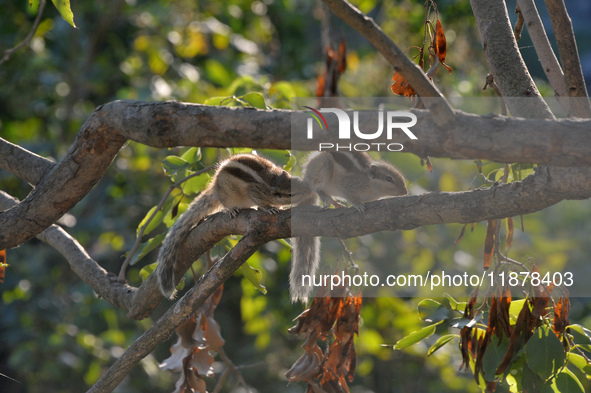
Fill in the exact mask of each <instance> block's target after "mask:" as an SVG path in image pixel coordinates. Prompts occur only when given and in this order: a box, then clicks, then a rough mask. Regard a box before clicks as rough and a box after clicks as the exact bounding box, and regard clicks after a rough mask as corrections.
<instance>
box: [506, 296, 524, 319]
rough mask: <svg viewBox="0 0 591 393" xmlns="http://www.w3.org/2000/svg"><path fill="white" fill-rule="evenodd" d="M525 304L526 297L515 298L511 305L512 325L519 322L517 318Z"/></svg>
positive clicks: (510, 317)
mask: <svg viewBox="0 0 591 393" xmlns="http://www.w3.org/2000/svg"><path fill="white" fill-rule="evenodd" d="M524 304H525V299H521V300H514V301H512V302H511V304H510V305H509V321H510V322H511V324H512V325H514V324H515V322H517V318H518V317H519V313H520V312H521V310H522V309H523V305H524Z"/></svg>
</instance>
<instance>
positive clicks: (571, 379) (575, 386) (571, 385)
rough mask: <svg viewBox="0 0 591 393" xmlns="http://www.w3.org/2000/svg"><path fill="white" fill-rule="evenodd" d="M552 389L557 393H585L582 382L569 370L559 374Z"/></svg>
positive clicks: (566, 369)
mask: <svg viewBox="0 0 591 393" xmlns="http://www.w3.org/2000/svg"><path fill="white" fill-rule="evenodd" d="M552 389H554V392H556V393H585V388H583V384H582V383H581V381H579V379H578V378H577V376H576V375H575V374H573V372H572V371H570V370H569V369H568V368H565V369H564V370H562V371H561V372H559V373H558V375H557V376H556V379H555V380H554V381H553V383H552Z"/></svg>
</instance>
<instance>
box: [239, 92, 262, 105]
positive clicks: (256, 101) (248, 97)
mask: <svg viewBox="0 0 591 393" xmlns="http://www.w3.org/2000/svg"><path fill="white" fill-rule="evenodd" d="M238 98H239V99H241V100H243V101H246V102H247V103H248V104H249V105H250V106H253V107H255V108H258V109H267V104H265V97H263V95H262V94H261V93H248V94H245V95H243V96H241V97H238Z"/></svg>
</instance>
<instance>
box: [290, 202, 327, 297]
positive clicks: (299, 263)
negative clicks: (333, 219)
mask: <svg viewBox="0 0 591 393" xmlns="http://www.w3.org/2000/svg"><path fill="white" fill-rule="evenodd" d="M317 199H318V197H317V195H316V194H315V193H312V194H311V195H310V196H309V197H308V198H306V199H304V200H302V201H301V202H300V203H298V206H301V205H313V204H316V202H317ZM291 244H292V253H293V254H292V259H291V273H290V274H289V291H290V294H291V301H292V302H294V303H295V302H297V301H301V302H304V303H305V302H307V301H308V296H309V295H310V293H311V291H312V287H311V286H305V285H304V280H303V276H304V275H308V276H310V277H311V276H312V275H313V274H315V273H316V270H318V265H319V263H320V238H319V237H309V236H302V237H294V238H292V239H291Z"/></svg>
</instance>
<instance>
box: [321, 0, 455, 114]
mask: <svg viewBox="0 0 591 393" xmlns="http://www.w3.org/2000/svg"><path fill="white" fill-rule="evenodd" d="M323 1H324V4H326V5H327V6H328V7H329V8H330V9H331V11H332V12H333V13H334V14H335V15H336V16H337V17H339V18H340V19H342V20H343V21H344V22H345V23H347V24H348V25H349V26H351V27H353V28H354V29H355V30H357V31H358V32H359V33H361V35H363V36H364V37H365V38H366V39H367V40H368V41H369V42H370V43H371V44H372V45H373V46H374V47H375V48H376V49H377V50H378V51H379V52H380V53H381V54H382V56H384V57H385V58H386V60H388V62H389V63H390V64H391V65H392V67H394V70H395V71H397V72H400V73H401V74H402V75H403V76H404V78H405V79H406V80H407V81H408V83H409V84H410V85H411V86H412V87H413V88H414V89H415V90H416V91H417V92H418V93H419V95H420V96H421V97H422V98H427V97H437V98H438V99H436V100H430V99H425V100H424V102H425V105H426V106H427V108H429V109H430V110H431V111H432V112H433V113H435V114H436V115H437V116H438V117H439V118H440V119H441V122H442V123H446V122H448V121H450V120H452V119H453V117H454V110H453V109H452V108H451V106H450V105H449V103H448V102H447V100H446V99H445V98H443V96H442V94H441V92H439V90H438V89H437V87H435V85H433V84H432V83H431V81H430V80H429V78H427V76H426V75H425V73H424V72H423V70H421V69H420V67H419V66H418V65H417V64H415V63H414V62H412V61H411V60H410V59H409V58H408V57H407V56H406V54H405V53H404V51H402V50H401V49H400V48H399V47H398V46H397V45H396V44H395V43H394V41H392V40H391V39H390V37H388V36H387V35H386V34H385V33H384V31H383V30H382V29H381V28H380V27H379V26H378V25H377V24H376V22H375V21H374V20H373V19H372V18H370V17H369V16H367V15H365V14H363V13H362V12H361V11H359V10H358V9H357V8H355V6H353V5H352V4H351V3H349V2H348V1H347V0H323Z"/></svg>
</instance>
